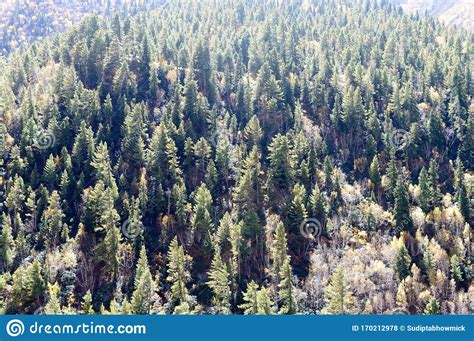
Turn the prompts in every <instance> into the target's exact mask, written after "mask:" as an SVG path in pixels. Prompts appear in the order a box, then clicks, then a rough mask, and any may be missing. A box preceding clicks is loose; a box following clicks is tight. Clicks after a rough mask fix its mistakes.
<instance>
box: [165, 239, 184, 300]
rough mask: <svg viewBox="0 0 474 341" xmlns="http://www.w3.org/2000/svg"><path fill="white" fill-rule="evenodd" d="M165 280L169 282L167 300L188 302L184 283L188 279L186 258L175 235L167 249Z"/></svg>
mask: <svg viewBox="0 0 474 341" xmlns="http://www.w3.org/2000/svg"><path fill="white" fill-rule="evenodd" d="M166 280H167V281H168V282H169V283H170V284H171V292H170V295H169V296H170V297H169V300H170V302H171V303H173V304H174V305H175V309H177V308H178V307H179V305H183V304H188V300H189V297H188V295H189V294H188V289H187V288H186V284H187V282H188V280H189V273H188V271H187V269H186V258H185V254H184V249H183V247H182V246H179V245H178V239H177V238H176V237H175V238H174V239H173V240H172V242H171V244H170V247H169V251H168V277H167V278H166Z"/></svg>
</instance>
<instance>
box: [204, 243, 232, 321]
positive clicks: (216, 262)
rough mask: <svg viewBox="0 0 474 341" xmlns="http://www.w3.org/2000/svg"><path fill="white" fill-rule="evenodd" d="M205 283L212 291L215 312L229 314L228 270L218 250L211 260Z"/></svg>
mask: <svg viewBox="0 0 474 341" xmlns="http://www.w3.org/2000/svg"><path fill="white" fill-rule="evenodd" d="M207 285H209V287H210V288H211V290H212V291H213V293H214V296H213V299H212V302H213V307H214V308H215V310H216V313H218V314H229V313H230V298H231V294H232V293H231V290H230V280H229V272H228V271H227V268H226V266H225V264H224V263H223V262H222V258H221V256H220V255H219V253H218V252H216V254H215V255H214V259H213V260H212V264H211V269H210V271H209V281H208V282H207Z"/></svg>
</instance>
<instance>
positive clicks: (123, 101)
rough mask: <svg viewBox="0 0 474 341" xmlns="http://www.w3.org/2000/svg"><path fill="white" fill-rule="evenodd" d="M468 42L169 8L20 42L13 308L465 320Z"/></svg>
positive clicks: (9, 231)
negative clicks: (451, 316) (419, 316)
mask: <svg viewBox="0 0 474 341" xmlns="http://www.w3.org/2000/svg"><path fill="white" fill-rule="evenodd" d="M40 24H41V21H39V22H38V25H40ZM473 38H474V36H473V34H472V33H470V32H468V31H464V30H461V29H456V28H449V27H446V26H444V25H443V24H441V23H440V22H439V21H437V20H436V19H433V18H430V17H428V16H407V15H405V14H403V12H402V10H401V8H399V7H397V6H395V5H393V4H391V3H390V2H388V1H380V0H358V1H349V0H319V1H308V0H288V1H279V0H264V1H259V0H225V1H221V0H219V1H218V0H205V1H198V0H173V1H165V2H164V3H163V4H162V5H161V6H159V7H157V8H156V9H155V10H152V11H151V10H150V11H137V13H135V14H134V15H130V13H127V12H123V11H117V12H115V13H111V14H110V15H108V16H98V15H96V14H90V15H87V16H86V17H84V19H83V20H82V21H81V22H80V23H78V24H77V25H74V26H72V27H71V28H70V29H68V30H67V31H66V32H63V33H59V34H56V35H52V36H50V37H48V38H45V39H42V40H41V41H37V42H33V43H32V44H31V45H25V46H24V48H23V49H22V50H21V51H20V50H19V49H13V50H12V52H11V53H9V55H8V56H7V57H5V58H4V59H3V60H0V108H1V112H2V115H3V120H2V126H1V127H2V139H1V141H2V145H1V147H2V151H3V156H4V159H3V163H2V165H3V167H4V172H3V173H4V174H3V175H4V176H3V181H2V186H3V206H2V208H1V209H2V212H1V230H0V312H1V313H4V314H15V313H18V314H43V313H44V314H471V313H473V312H474V283H473V277H474V272H473V259H474V255H473V253H472V252H473V250H474V236H473V228H472V220H473V216H474V209H473V207H474V202H473V191H474V188H473V183H474V175H473V172H472V171H473V170H474V155H473V143H474V119H473V116H474V105H473V104H472V96H473V87H474V83H473V73H474V71H473V68H472V66H473V60H472V59H471V58H472V55H473V44H472V43H473Z"/></svg>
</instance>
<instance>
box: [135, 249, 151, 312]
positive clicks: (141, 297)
mask: <svg viewBox="0 0 474 341" xmlns="http://www.w3.org/2000/svg"><path fill="white" fill-rule="evenodd" d="M154 290H155V282H154V281H153V277H152V275H151V272H150V267H149V265H148V260H147V256H146V251H145V247H144V246H142V248H141V250H140V258H139V260H138V263H137V269H136V272H135V291H134V292H133V295H132V300H131V309H132V312H133V313H134V314H137V315H142V314H149V313H150V311H151V308H152V305H153V301H152V298H153V292H154Z"/></svg>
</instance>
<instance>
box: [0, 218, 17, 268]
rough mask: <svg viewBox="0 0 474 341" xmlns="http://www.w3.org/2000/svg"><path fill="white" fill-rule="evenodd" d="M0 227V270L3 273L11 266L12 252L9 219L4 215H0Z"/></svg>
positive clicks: (12, 245)
mask: <svg viewBox="0 0 474 341" xmlns="http://www.w3.org/2000/svg"><path fill="white" fill-rule="evenodd" d="M1 226H2V232H1V234H0V256H1V257H0V259H1V263H2V269H3V270H4V271H5V270H6V269H8V268H10V266H11V265H12V262H13V252H14V249H13V248H14V243H13V236H12V226H11V219H10V217H9V216H8V215H6V214H5V213H2V225H1Z"/></svg>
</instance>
